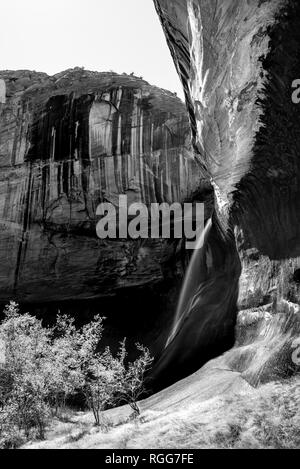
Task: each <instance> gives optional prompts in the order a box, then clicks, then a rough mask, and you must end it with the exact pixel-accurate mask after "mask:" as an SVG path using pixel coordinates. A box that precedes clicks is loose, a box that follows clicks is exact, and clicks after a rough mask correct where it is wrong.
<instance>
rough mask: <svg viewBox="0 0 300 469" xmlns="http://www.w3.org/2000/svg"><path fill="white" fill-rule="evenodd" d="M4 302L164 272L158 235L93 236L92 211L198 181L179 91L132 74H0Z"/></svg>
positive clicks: (185, 190)
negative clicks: (136, 237)
mask: <svg viewBox="0 0 300 469" xmlns="http://www.w3.org/2000/svg"><path fill="white" fill-rule="evenodd" d="M0 113H1V114H0V117H1V120H0V166H1V173H0V265H1V269H0V301H6V300H8V299H10V298H12V297H13V298H16V299H17V300H19V301H21V302H23V303H24V302H25V303H26V302H27V303H28V302H31V303H32V302H39V303H42V302H51V301H60V300H68V299H73V300H78V299H95V298H98V297H100V296H105V295H107V294H112V293H114V292H115V291H117V290H118V289H122V288H125V287H136V286H143V285H147V284H151V283H157V282H160V281H162V280H163V271H162V270H163V269H162V266H161V260H162V258H163V256H164V244H163V243H162V242H161V241H160V240H154V241H151V240H149V241H147V240H143V243H141V241H140V240H129V239H128V240H126V239H123V240H120V239H116V240H100V239H99V238H98V237H97V235H96V229H95V226H96V221H97V220H98V218H97V217H96V208H97V206H98V204H99V203H100V202H103V201H106V202H107V201H108V202H112V203H113V204H115V205H116V206H117V204H118V196H119V194H126V195H127V196H128V203H130V202H132V201H142V202H144V203H146V204H149V203H151V202H172V201H183V200H185V199H186V198H187V197H188V196H189V195H190V194H191V193H192V192H193V191H194V190H195V189H196V188H198V187H199V178H200V172H199V169H198V166H197V165H196V164H195V162H194V160H193V150H192V148H191V144H190V142H191V137H190V128H189V123H188V117H187V113H186V110H185V107H184V105H183V103H182V102H181V101H180V100H179V98H177V97H176V96H175V95H174V94H172V93H170V92H168V91H165V90H161V89H159V88H156V87H152V86H150V85H149V84H148V83H147V82H145V81H143V80H142V79H139V78H137V77H134V76H129V75H126V74H123V75H117V74H115V73H96V72H88V71H85V70H83V69H79V68H77V69H73V70H68V71H65V72H62V73H60V74H58V75H55V76H53V77H49V76H47V75H46V74H43V73H36V72H30V71H17V72H13V71H4V72H0Z"/></svg>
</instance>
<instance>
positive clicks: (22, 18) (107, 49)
mask: <svg viewBox="0 0 300 469" xmlns="http://www.w3.org/2000/svg"><path fill="white" fill-rule="evenodd" d="M0 17H1V27H0V45H1V54H0V69H2V70H3V69H12V70H15V69H30V70H36V71H42V72H46V73H48V74H50V75H52V74H54V73H57V72H60V71H62V70H65V69H67V68H73V67H75V66H79V67H85V68H86V69H90V70H97V71H108V70H113V71H114V72H117V73H122V72H126V73H131V72H134V73H135V75H137V76H142V77H143V78H144V79H145V80H147V81H148V82H149V83H151V84H153V85H158V86H160V87H162V88H166V89H168V90H170V91H176V92H177V94H178V95H179V96H180V97H183V92H182V87H181V84H180V81H179V78H178V76H177V73H176V70H175V67H174V64H173V60H172V58H171V54H170V52H169V49H168V47H167V44H166V40H165V36H164V34H163V31H162V28H161V25H160V22H159V19H158V16H157V14H156V11H155V8H154V5H153V2H152V0H1V4H0Z"/></svg>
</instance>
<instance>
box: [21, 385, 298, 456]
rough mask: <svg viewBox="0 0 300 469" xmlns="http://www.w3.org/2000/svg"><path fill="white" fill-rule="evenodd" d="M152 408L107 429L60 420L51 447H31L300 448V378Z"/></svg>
mask: <svg viewBox="0 0 300 469" xmlns="http://www.w3.org/2000/svg"><path fill="white" fill-rule="evenodd" d="M150 399H151V398H150ZM149 402H150V405H149V404H148V400H145V401H144V402H142V409H143V412H142V415H141V417H140V418H138V419H136V420H134V421H132V420H131V419H130V411H129V409H128V408H127V407H126V406H125V407H121V408H119V409H113V410H111V411H107V413H106V415H105V419H106V422H107V426H106V428H105V429H99V428H96V427H95V426H94V425H93V420H92V415H91V414H90V413H76V414H74V416H73V418H72V420H71V421H72V422H73V423H67V424H66V423H64V422H60V421H59V420H57V421H56V422H53V424H52V428H51V429H50V431H49V433H48V436H47V440H46V441H44V442H40V443H38V442H36V443H31V444H27V445H25V447H27V448H85V449H87V448H113V449H121V448H123V449H124V448H127V449H129V448H175V449H181V448H184V449H189V448H190V449H194V448H228V449H238V448H253V449H256V448H270V449H271V448H285V449H290V448H300V412H299V408H300V380H299V376H298V377H295V378H293V379H289V380H286V381H282V382H276V383H274V382H273V383H269V384H265V385H263V386H261V387H260V388H258V389H254V388H248V389H247V390H242V391H241V390H240V391H238V392H233V391H230V392H229V393H223V394H220V395H216V396H212V397H210V398H208V399H204V400H202V401H201V400H200V401H199V402H195V399H194V398H193V399H191V400H189V399H187V400H186V401H183V402H182V403H181V405H176V406H172V405H171V406H169V407H166V408H164V409H163V410H157V405H156V406H155V407H154V406H151V400H149ZM163 407H164V406H163V405H162V408H163Z"/></svg>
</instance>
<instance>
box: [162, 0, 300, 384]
mask: <svg viewBox="0 0 300 469" xmlns="http://www.w3.org/2000/svg"><path fill="white" fill-rule="evenodd" d="M154 4H155V7H156V10H157V13H158V15H159V18H160V20H161V24H162V27H163V30H164V32H165V35H166V39H167V43H168V45H169V48H170V51H171V54H172V56H173V59H174V63H175V66H176V69H177V71H178V74H179V76H180V78H181V81H182V84H183V88H184V92H185V98H186V103H187V108H188V111H189V118H190V125H191V130H192V140H193V146H194V150H195V154H196V158H197V159H198V161H199V164H200V165H201V166H202V168H203V171H204V172H205V173H206V174H207V175H208V177H209V178H211V183H212V186H213V188H214V193H215V215H214V217H213V222H214V225H216V226H218V227H219V229H221V231H222V233H223V236H224V238H225V239H228V243H227V246H226V245H224V244H223V251H224V255H223V257H224V260H223V262H221V265H219V267H218V269H217V270H218V271H220V269H223V270H224V271H225V270H226V269H227V273H225V274H224V278H227V284H226V282H225V285H226V286H225V288H227V289H232V288H233V287H232V285H233V284H234V283H235V278H236V274H233V272H232V269H228V268H226V267H225V266H226V262H228V257H230V256H231V258H232V259H233V258H234V253H233V252H234V249H233V247H232V240H233V239H234V244H235V246H236V250H237V252H238V254H239V259H240V263H241V275H240V276H239V283H238V284H237V285H236V287H234V288H235V289H236V294H237V295H236V300H237V301H236V304H237V307H238V308H239V309H240V312H239V315H238V323H237V328H236V347H235V348H234V349H233V351H232V352H231V353H229V355H227V356H228V357H230V358H228V362H227V365H226V366H228V368H230V369H232V370H238V371H240V372H241V373H242V374H243V376H244V377H245V378H246V379H247V380H248V381H249V382H252V383H255V384H257V383H258V382H260V381H263V380H265V379H267V378H270V376H273V377H274V376H276V374H278V375H280V374H281V375H288V374H290V373H292V372H293V371H295V370H296V369H297V366H298V364H297V363H295V360H294V361H293V360H292V356H293V351H294V350H295V347H296V343H297V342H296V341H297V340H299V339H298V338H299V333H300V308H299V300H300V292H299V278H300V275H299V273H300V270H299V267H300V257H299V256H300V223H299V221H300V220H299V217H300V185H299V182H300V131H299V129H300V106H299V105H297V104H296V103H294V102H293V100H292V93H293V88H292V83H293V81H294V80H295V79H297V78H299V73H300V28H299V25H300V5H299V2H296V1H292V0H291V1H289V0H287V1H276V0H272V1H268V0H266V1H261V0H250V1H249V0H172V1H169V0H154ZM211 244H212V243H211V242H210V237H208V239H207V245H208V249H207V253H206V259H207V262H206V263H207V265H208V264H209V261H210V259H211V256H212V254H211V251H212V250H215V251H216V249H217V248H216V245H215V247H213V246H212V245H211ZM221 246H222V243H219V249H221ZM230 251H231V252H232V254H230ZM226 259H227V261H226ZM210 263H211V262H210ZM237 270H238V267H236V269H235V272H237ZM208 282H209V274H208V275H207V277H206V278H205V279H203V280H202V283H200V284H199V286H198V288H195V292H194V300H193V302H194V306H193V307H191V308H190V309H189V310H188V311H186V312H185V313H184V314H185V317H186V321H187V320H188V321H190V323H191V324H194V325H195V322H196V316H197V315H198V316H199V315H200V314H203V306H202V308H198V309H197V307H196V306H195V305H196V303H197V302H198V303H199V304H201V305H203V304H204V305H205V307H204V311H205V314H204V318H206V316H207V314H206V312H207V311H208V305H209V306H210V308H211V310H213V307H214V309H215V310H216V309H218V308H219V309H220V313H219V317H220V316H221V317H223V318H224V317H227V316H228V315H229V316H231V315H232V306H230V307H229V302H225V303H223V304H222V298H221V299H220V301H218V300H217V299H216V297H214V298H212V296H213V295H212V292H213V291H215V293H216V295H217V294H218V284H217V283H216V282H215V283H214V282H211V283H210V287H209V289H208V290H207V288H206V287H207V285H208ZM204 287H205V288H204ZM223 288H224V285H223ZM192 316H194V317H195V319H194V321H192V319H191V317H192ZM205 321H206V323H207V320H206V319H205ZM217 323H218V322H217ZM205 327H208V326H207V324H206V325H205ZM219 327H221V325H219ZM183 329H185V330H183ZM202 329H203V325H201V324H200V323H199V327H198V330H199V331H200V335H201V334H202ZM196 336H197V334H196V332H195V328H194V327H193V326H192V328H190V330H187V328H186V322H185V325H184V326H183V328H182V329H181V331H180V332H179V333H178V334H177V337H175V339H174V340H173V343H172V344H171V345H170V349H169V352H168V350H167V349H166V350H165V352H164V355H165V359H164V364H162V367H161V369H160V370H158V372H162V369H163V367H164V366H166V363H167V362H168V364H169V365H168V366H170V364H172V363H173V366H174V367H175V362H178V360H179V361H180V357H178V356H176V354H175V358H174V350H176V349H177V350H179V349H180V348H182V347H183V344H185V347H183V348H185V352H184V353H185V354H187V353H188V352H187V351H186V350H188V347H187V344H188V343H190V338H191V337H196ZM194 340H197V337H196V338H194ZM180 356H182V353H181V354H180Z"/></svg>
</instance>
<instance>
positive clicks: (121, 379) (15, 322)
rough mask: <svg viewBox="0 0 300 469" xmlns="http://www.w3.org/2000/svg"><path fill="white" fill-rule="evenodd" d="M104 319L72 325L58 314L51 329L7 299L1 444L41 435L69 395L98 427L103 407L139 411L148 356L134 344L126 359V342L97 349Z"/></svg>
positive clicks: (2, 327)
mask: <svg viewBox="0 0 300 469" xmlns="http://www.w3.org/2000/svg"><path fill="white" fill-rule="evenodd" d="M102 334H103V319H102V318H101V317H100V316H95V317H94V319H93V320H92V321H91V322H90V323H88V324H86V325H84V326H82V327H80V328H76V327H75V323H74V319H73V318H71V317H69V316H66V315H59V316H58V317H57V319H56V323H55V325H54V326H52V327H43V324H42V321H41V320H39V319H37V318H36V317H34V316H32V315H30V314H28V313H25V314H21V313H20V312H19V309H18V305H17V304H16V303H14V302H10V304H9V305H7V306H6V308H5V310H4V319H3V321H2V322H1V324H0V447H1V448H16V447H18V446H20V445H22V444H23V443H24V442H26V441H27V440H29V439H40V440H43V439H44V438H45V432H46V428H47V425H49V424H50V422H51V419H53V418H55V417H57V416H59V415H63V413H64V410H65V409H66V404H67V403H68V401H70V399H72V398H74V397H76V396H78V395H80V396H82V397H83V398H84V402H85V405H86V407H87V408H88V409H89V410H90V411H92V414H93V416H94V424H95V425H96V426H98V427H101V425H102V423H103V419H102V414H103V412H104V410H105V409H107V408H109V407H113V406H116V405H117V404H121V403H127V404H129V406H130V407H131V409H132V411H133V413H132V416H131V417H132V418H135V417H137V416H138V415H139V413H140V409H139V405H138V403H137V400H138V398H139V397H140V396H141V395H142V393H143V392H144V390H145V389H144V376H145V372H146V371H147V369H148V368H149V367H150V365H151V362H152V358H151V356H150V353H149V351H148V349H147V348H145V347H143V346H142V345H139V344H137V348H138V352H139V356H138V358H137V359H136V360H135V361H133V362H129V361H128V359H127V352H126V340H125V339H124V340H123V341H122V342H121V343H120V346H119V350H118V353H117V354H116V355H115V356H114V355H113V354H112V352H111V350H110V348H109V347H106V348H105V349H104V351H99V344H100V343H101V338H102Z"/></svg>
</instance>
